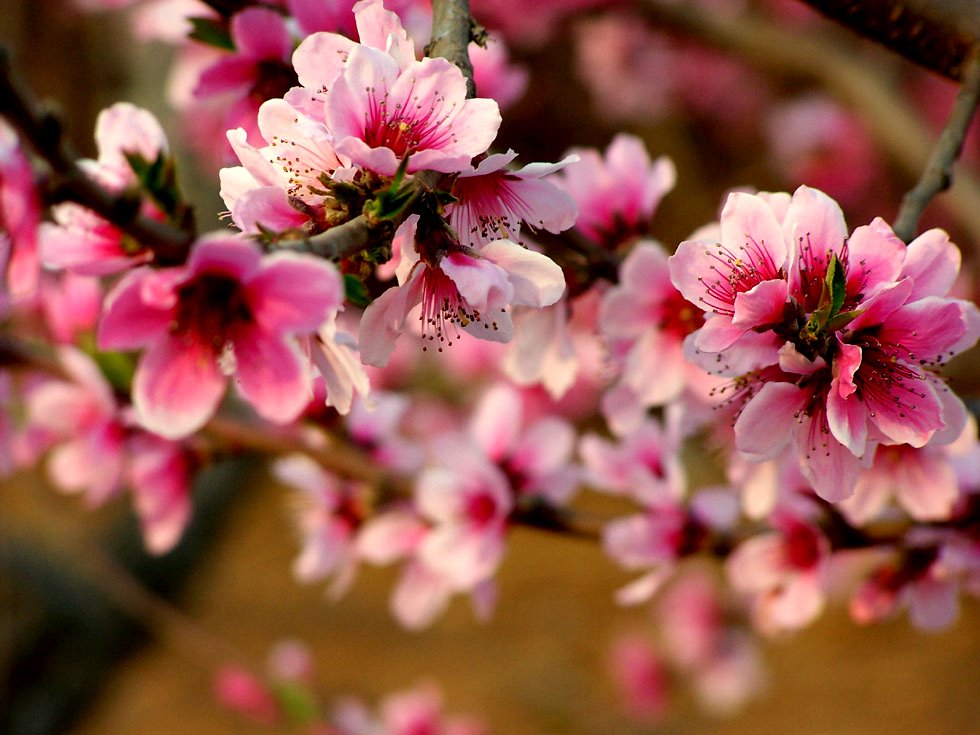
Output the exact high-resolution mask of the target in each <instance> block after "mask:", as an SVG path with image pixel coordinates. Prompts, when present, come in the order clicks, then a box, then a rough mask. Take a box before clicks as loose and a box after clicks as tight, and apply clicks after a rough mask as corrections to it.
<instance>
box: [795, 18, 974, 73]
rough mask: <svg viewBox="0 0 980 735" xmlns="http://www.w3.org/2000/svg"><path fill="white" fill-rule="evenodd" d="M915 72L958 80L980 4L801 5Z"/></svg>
mask: <svg viewBox="0 0 980 735" xmlns="http://www.w3.org/2000/svg"><path fill="white" fill-rule="evenodd" d="M802 2H805V3H806V4H807V5H809V6H811V7H813V8H815V9H816V10H818V11H819V12H821V13H823V14H824V15H825V16H827V17H828V18H832V19H833V20H835V21H837V22H839V23H841V24H843V25H845V26H847V27H848V28H849V29H851V30H852V31H854V32H855V33H858V34H859V35H862V36H864V37H866V38H869V39H871V40H873V41H876V42H878V43H880V44H882V45H883V46H886V47H887V48H889V49H891V50H892V51H895V52H896V53H899V54H901V55H902V56H904V57H905V58H907V59H909V60H910V61H914V62H915V63H916V64H919V65H920V66H924V67H926V68H927V69H931V70H932V71H935V72H938V73H939V74H943V75H944V76H947V77H949V78H950V79H955V80H957V81H962V80H963V73H964V69H965V66H966V63H967V60H968V58H969V55H970V49H971V48H972V47H973V46H974V45H975V44H977V43H980V0H802Z"/></svg>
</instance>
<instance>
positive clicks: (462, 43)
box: [425, 0, 479, 98]
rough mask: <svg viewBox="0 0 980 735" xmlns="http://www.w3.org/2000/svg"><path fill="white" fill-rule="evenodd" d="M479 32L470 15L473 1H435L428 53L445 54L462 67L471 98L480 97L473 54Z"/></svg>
mask: <svg viewBox="0 0 980 735" xmlns="http://www.w3.org/2000/svg"><path fill="white" fill-rule="evenodd" d="M475 31H476V32H477V33H479V31H478V30H477V29H476V28H475V26H474V23H473V16H471V15H470V3H469V0H432V40H431V41H429V45H428V46H426V49H425V53H426V55H427V56H441V57H442V58H444V59H448V60H449V61H451V62H452V63H453V64H455V65H456V66H458V67H459V70H460V71H461V72H463V76H464V77H466V96H467V97H470V98H472V97H476V82H474V81H473V63H472V62H471V61H470V53H469V45H470V41H471V40H472V39H473V36H474V32H475Z"/></svg>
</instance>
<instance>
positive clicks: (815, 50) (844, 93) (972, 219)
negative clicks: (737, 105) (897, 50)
mask: <svg viewBox="0 0 980 735" xmlns="http://www.w3.org/2000/svg"><path fill="white" fill-rule="evenodd" d="M637 7H638V8H639V9H641V11H642V12H643V13H644V14H645V15H646V17H647V18H648V19H649V20H650V21H651V22H653V23H655V24H656V25H658V26H660V27H661V28H668V29H672V30H674V31H677V32H680V33H683V34H686V35H689V36H691V37H692V38H696V39H699V40H701V41H703V42H705V43H708V44H711V45H713V46H716V47H718V48H720V49H722V50H724V51H728V52H730V53H732V54H736V55H738V56H739V57H741V58H743V59H744V60H745V61H747V62H748V63H750V64H752V65H754V66H756V67H758V68H760V69H764V70H766V71H770V72H772V73H777V74H793V75H797V76H799V77H802V78H805V79H811V80H813V81H814V82H816V83H818V84H819V85H820V86H821V87H823V88H824V89H826V90H827V91H828V92H830V93H831V94H833V95H834V96H835V97H837V98H838V99H839V100H840V101H841V102H842V103H844V104H846V105H847V106H848V108H849V109H851V110H853V111H854V112H855V114H857V115H859V116H860V117H861V119H862V121H863V122H864V124H865V125H866V126H867V128H868V129H869V130H870V131H871V133H872V134H873V135H874V137H875V139H876V140H877V141H878V142H879V143H880V144H881V145H882V147H883V148H884V149H885V150H886V151H887V152H888V154H889V155H890V156H891V157H892V158H893V159H894V161H895V162H896V163H897V164H898V165H899V166H900V167H901V168H902V169H903V170H904V171H905V172H906V173H907V174H908V176H909V177H910V179H913V180H917V179H918V178H919V176H920V174H921V173H922V171H923V170H924V169H925V167H926V166H927V164H928V162H929V156H930V154H931V153H932V149H931V143H930V141H931V140H932V135H931V134H930V133H929V130H928V129H927V128H926V126H925V124H924V123H923V122H922V119H921V118H920V117H919V115H918V114H916V112H915V111H914V110H913V109H912V108H911V107H910V106H909V105H908V104H906V103H905V101H904V100H903V99H901V98H900V97H898V96H897V95H896V94H895V92H894V90H893V89H892V88H891V87H889V85H888V82H887V81H886V80H887V76H886V75H884V74H882V73H881V72H880V69H878V68H877V67H875V66H874V65H869V64H868V63H867V62H866V61H858V60H857V59H855V58H854V56H853V55H851V54H848V53H847V52H846V51H842V50H841V49H840V44H838V43H834V38H833V37H832V36H831V37H823V38H821V37H820V36H819V34H808V35H805V36H804V35H800V34H798V33H792V32H790V31H786V30H784V29H782V28H780V27H778V26H776V25H775V24H773V23H771V22H767V21H765V20H763V19H761V18H757V17H749V16H745V15H731V14H727V13H726V14H720V13H716V12H710V11H706V10H703V9H700V8H699V7H697V6H695V5H693V4H692V3H675V2H671V1H670V0H639V2H638V5H637ZM830 30H833V29H830ZM977 202H980V181H978V180H977V178H976V177H975V176H973V175H971V174H970V172H968V171H963V172H961V173H960V175H959V176H958V177H957V180H956V186H955V187H953V188H952V189H950V191H949V194H948V195H947V196H946V197H944V198H943V205H944V206H945V207H946V208H947V209H948V211H949V212H950V213H951V214H952V215H953V216H954V217H955V218H956V219H957V221H958V222H959V223H960V225H961V226H962V227H963V228H964V230H966V232H967V234H968V235H970V239H971V240H972V241H973V242H978V243H980V207H978V206H977Z"/></svg>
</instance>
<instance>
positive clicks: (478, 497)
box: [466, 493, 497, 528]
mask: <svg viewBox="0 0 980 735" xmlns="http://www.w3.org/2000/svg"><path fill="white" fill-rule="evenodd" d="M466 517H467V518H468V519H469V520H470V522H471V523H472V524H473V525H474V526H477V527H478V528H482V527H483V526H486V525H487V524H488V523H490V521H492V520H493V519H494V518H496V517H497V501H496V500H495V499H494V498H493V496H492V495H490V494H489V493H475V494H473V495H471V496H470V497H469V498H468V499H467V503H466Z"/></svg>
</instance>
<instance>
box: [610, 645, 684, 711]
mask: <svg viewBox="0 0 980 735" xmlns="http://www.w3.org/2000/svg"><path fill="white" fill-rule="evenodd" d="M609 667H610V669H611V670H612V675H613V678H614V680H615V682H616V685H617V688H618V690H619V695H620V698H621V699H622V700H623V704H624V705H625V708H626V711H627V712H628V713H629V715H630V716H631V717H633V718H634V719H638V720H643V721H645V722H653V721H657V720H659V719H660V718H662V717H663V716H664V715H665V714H666V711H667V707H668V696H669V689H670V685H669V673H668V671H667V667H666V666H665V665H664V662H663V661H662V660H661V658H660V657H659V656H658V655H657V654H656V653H655V652H654V651H653V650H652V649H651V647H650V645H649V644H648V643H647V642H646V641H645V640H644V639H643V638H641V637H639V636H630V637H628V638H625V637H624V638H620V639H619V640H618V641H616V643H615V645H614V647H613V649H612V651H611V652H610V654H609Z"/></svg>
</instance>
